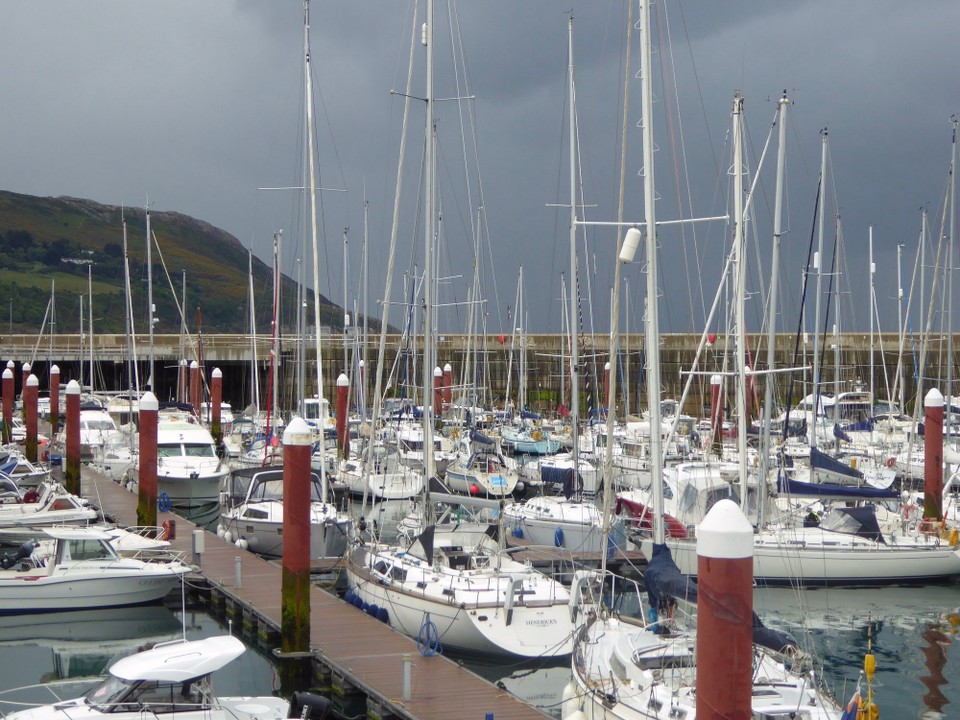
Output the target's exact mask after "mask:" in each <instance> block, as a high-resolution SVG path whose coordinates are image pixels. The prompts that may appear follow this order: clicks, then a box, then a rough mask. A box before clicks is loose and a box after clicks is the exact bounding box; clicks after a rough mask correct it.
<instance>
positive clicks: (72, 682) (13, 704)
mask: <svg viewBox="0 0 960 720" xmlns="http://www.w3.org/2000/svg"><path fill="white" fill-rule="evenodd" d="M101 679H102V678H99V677H93V676H90V677H74V678H63V679H61V680H50V681H45V682H42V683H36V684H34V685H19V686H17V687H14V688H7V689H6V690H0V718H5V717H7V715H8V714H9V713H12V712H17V711H20V710H27V709H30V708H35V707H40V706H43V705H47V704H48V703H49V702H50V699H51V698H52V699H53V702H55V703H60V702H63V701H64V700H66V699H69V698H73V697H76V696H77V694H78V693H81V692H84V691H86V690H88V689H89V688H90V686H91V684H93V683H95V682H98V681H99V680H101ZM47 694H48V695H49V697H47V696H46V695H47ZM41 695H42V696H43V697H42V699H40V696H41ZM8 698H9V699H8ZM16 698H23V699H16ZM27 698H29V700H28V699H27Z"/></svg>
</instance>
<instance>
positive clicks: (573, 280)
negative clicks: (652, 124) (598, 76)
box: [567, 16, 656, 484]
mask: <svg viewBox="0 0 960 720" xmlns="http://www.w3.org/2000/svg"><path fill="white" fill-rule="evenodd" d="M567 56H568V61H567V84H568V85H569V89H568V91H567V96H568V101H569V110H570V120H569V123H570V137H569V146H570V147H569V152H570V438H571V442H572V447H571V457H572V459H573V477H574V478H576V477H577V473H578V472H579V470H580V459H579V456H580V373H579V367H578V366H579V364H580V360H579V357H578V355H579V352H578V350H579V348H578V347H577V346H578V344H579V338H578V337H577V333H578V330H579V328H578V327H577V295H578V291H579V289H578V283H577V174H576V160H577V152H576V151H577V116H576V108H577V104H576V103H577V98H576V94H575V85H574V76H573V17H572V16H571V17H570V19H569V20H567ZM654 484H656V483H654Z"/></svg>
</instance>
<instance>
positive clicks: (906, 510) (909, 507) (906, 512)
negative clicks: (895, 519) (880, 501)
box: [900, 503, 917, 521]
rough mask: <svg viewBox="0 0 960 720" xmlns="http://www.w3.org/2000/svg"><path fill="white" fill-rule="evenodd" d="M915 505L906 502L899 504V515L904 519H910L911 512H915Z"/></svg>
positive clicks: (911, 516) (911, 517)
mask: <svg viewBox="0 0 960 720" xmlns="http://www.w3.org/2000/svg"><path fill="white" fill-rule="evenodd" d="M916 510H917V506H916V505H915V504H914V503H907V504H906V505H901V506H900V515H901V516H902V517H903V519H904V520H907V521H909V520H912V519H913V514H914V512H916Z"/></svg>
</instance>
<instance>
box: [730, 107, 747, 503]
mask: <svg viewBox="0 0 960 720" xmlns="http://www.w3.org/2000/svg"><path fill="white" fill-rule="evenodd" d="M742 131H743V96H742V95H741V94H740V91H739V90H738V91H736V92H735V93H734V94H733V213H734V216H733V223H734V224H733V255H734V269H735V271H736V275H735V281H736V300H735V304H734V308H735V312H736V319H735V324H736V329H737V344H736V358H737V360H736V361H737V446H738V453H737V454H738V455H739V456H740V508H741V509H742V510H743V512H744V514H746V513H747V511H748V509H749V508H748V503H747V445H746V443H747V331H746V327H745V326H744V316H745V314H746V313H745V306H744V303H745V298H746V282H747V280H746V277H747V272H746V257H745V253H744V245H745V241H744V237H745V233H744V228H743V225H744V218H743V214H744V213H743V137H742Z"/></svg>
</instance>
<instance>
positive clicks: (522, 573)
mask: <svg viewBox="0 0 960 720" xmlns="http://www.w3.org/2000/svg"><path fill="white" fill-rule="evenodd" d="M433 30H434V8H433V2H432V0H431V1H430V2H428V3H427V7H426V23H425V25H424V31H423V41H424V44H425V45H426V48H427V102H426V108H427V117H426V173H425V176H426V187H425V191H424V198H425V205H426V208H425V212H424V217H425V223H424V224H425V230H426V236H425V246H426V248H425V254H426V263H425V267H426V270H425V280H424V289H425V290H424V307H425V319H424V325H425V327H426V328H428V329H429V330H430V332H431V334H432V329H433V327H434V326H433V319H432V317H433V305H434V299H433V260H432V254H433V247H432V245H433V242H434V227H435V222H436V220H435V217H434V204H433V202H434V193H435V190H434V172H435V168H434V160H433V153H434V137H433V130H434V127H433V102H434V100H433V50H434V47H433ZM425 346H426V347H425V350H424V373H423V379H424V385H425V387H424V391H423V397H424V398H425V399H426V401H425V402H424V413H423V430H424V433H423V449H424V467H425V477H426V478H432V477H433V475H434V471H435V466H434V457H433V430H434V419H435V415H434V410H435V408H432V407H431V406H430V405H429V404H428V403H429V399H430V398H432V397H433V387H432V382H433V377H434V374H433V367H434V365H435V363H434V362H433V343H432V341H429V340H428V342H426V343H425ZM452 467H453V466H452V465H451V467H449V468H448V469H447V478H448V480H449V478H450V473H451V468H452ZM425 490H426V492H425V498H424V501H423V510H424V524H423V530H422V532H421V533H420V534H419V535H418V536H417V537H416V539H415V540H414V541H413V542H412V543H411V544H410V545H409V546H405V545H398V544H387V543H382V542H378V541H371V542H366V541H365V540H364V539H362V538H360V539H358V541H357V543H356V544H355V545H354V546H353V548H352V549H351V550H350V551H348V553H347V556H346V570H347V579H348V585H349V589H348V591H347V596H346V597H347V600H348V601H350V602H352V603H353V604H354V605H356V606H357V607H359V608H362V609H364V610H365V611H366V612H368V613H369V614H371V615H374V616H377V617H379V618H381V619H382V620H383V621H385V622H387V623H389V624H390V626H391V627H393V628H395V629H397V630H398V631H400V632H403V633H405V634H407V635H409V636H411V637H415V638H417V639H418V642H419V643H420V645H421V649H422V651H424V652H427V653H430V652H437V651H439V650H441V649H449V650H455V651H459V652H462V653H484V654H491V653H492V654H497V655H506V656H513V657H528V658H533V657H537V658H548V657H557V656H563V655H566V654H568V653H569V652H570V650H571V647H572V644H573V634H574V629H575V627H576V625H575V614H574V612H573V610H574V608H575V605H576V602H575V599H576V597H577V588H578V583H580V584H586V583H588V582H589V581H590V580H589V576H587V575H584V576H581V577H580V578H579V580H578V581H577V582H575V583H574V587H573V588H571V587H567V586H565V585H563V584H562V583H560V582H559V581H556V580H554V579H553V578H551V577H549V576H547V575H545V574H543V573H541V572H540V571H538V570H536V569H535V568H533V566H532V565H530V564H529V563H525V562H520V561H518V560H516V559H514V557H513V556H512V554H511V553H510V552H509V551H506V550H503V549H502V547H501V545H500V543H499V542H498V539H497V532H496V531H497V528H496V526H492V527H490V526H486V525H482V524H474V523H464V524H460V523H459V522H456V521H453V522H451V523H448V524H444V525H438V524H437V523H436V522H435V520H434V518H433V517H432V515H433V512H432V511H433V507H432V504H431V500H430V494H429V487H426V488H425Z"/></svg>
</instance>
